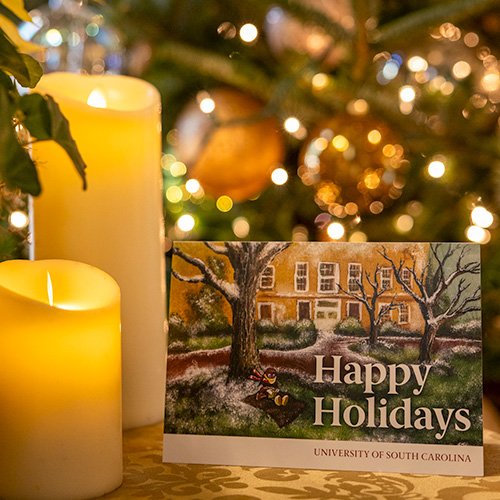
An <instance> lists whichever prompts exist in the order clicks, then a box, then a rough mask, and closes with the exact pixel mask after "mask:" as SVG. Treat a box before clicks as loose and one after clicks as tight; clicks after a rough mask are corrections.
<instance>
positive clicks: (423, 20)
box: [375, 0, 498, 44]
mask: <svg viewBox="0 0 500 500" xmlns="http://www.w3.org/2000/svg"><path fill="white" fill-rule="evenodd" d="M496 5H498V0H455V1H454V2H449V3H440V4H438V5H433V6H432V7H428V8H426V9H422V10H418V11H415V12H412V13H410V14H407V15H406V16H403V17H401V18H399V19H397V20H395V21H391V22H389V23H387V24H385V25H384V26H381V27H380V29H379V36H378V37H377V39H376V40H375V41H376V43H378V44H381V43H384V44H385V43H387V42H393V41H394V40H397V39H399V38H403V37H405V38H406V37H408V36H410V35H412V34H415V32H418V31H422V30H424V29H426V28H428V27H429V26H436V25H439V24H442V23H444V22H451V23H457V22H460V21H463V20H465V19H468V18H470V17H474V16H477V15H479V14H482V13H483V12H485V11H487V10H488V9H490V8H492V7H494V6H496Z"/></svg>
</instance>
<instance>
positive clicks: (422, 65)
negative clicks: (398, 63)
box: [406, 56, 429, 73]
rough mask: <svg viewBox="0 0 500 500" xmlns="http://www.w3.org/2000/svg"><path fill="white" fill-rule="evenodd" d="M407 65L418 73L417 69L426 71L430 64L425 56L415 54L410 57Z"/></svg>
mask: <svg viewBox="0 0 500 500" xmlns="http://www.w3.org/2000/svg"><path fill="white" fill-rule="evenodd" d="M406 66H407V67H408V69H409V70H410V71H413V72H414V73H416V72H417V71H425V70H426V69H427V68H428V67H429V64H428V63H427V61H426V60H425V59H424V58H423V57H420V56H413V57H410V59H408V62H407V63H406Z"/></svg>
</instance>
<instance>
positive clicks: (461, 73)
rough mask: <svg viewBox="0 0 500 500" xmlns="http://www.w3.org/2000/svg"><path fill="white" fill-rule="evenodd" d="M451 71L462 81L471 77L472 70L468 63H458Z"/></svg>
mask: <svg viewBox="0 0 500 500" xmlns="http://www.w3.org/2000/svg"><path fill="white" fill-rule="evenodd" d="M451 71H452V73H453V76H454V77H455V78H456V79H457V80H462V79H463V78H467V77H468V76H469V75H470V73H471V71H472V69H471V67H470V64H469V63H468V62H467V61H458V62H456V63H455V64H454V65H453V68H452V70H451Z"/></svg>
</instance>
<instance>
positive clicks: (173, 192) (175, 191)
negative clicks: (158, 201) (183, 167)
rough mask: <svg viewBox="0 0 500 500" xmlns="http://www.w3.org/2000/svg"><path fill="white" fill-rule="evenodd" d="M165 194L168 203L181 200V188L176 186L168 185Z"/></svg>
mask: <svg viewBox="0 0 500 500" xmlns="http://www.w3.org/2000/svg"><path fill="white" fill-rule="evenodd" d="M165 196H166V197H167V200H168V201H169V202H170V203H179V201H181V200H182V189H181V188H180V187H178V186H170V187H169V188H168V189H167V191H166V192H165Z"/></svg>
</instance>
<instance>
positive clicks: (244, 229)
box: [232, 217, 250, 238]
mask: <svg viewBox="0 0 500 500" xmlns="http://www.w3.org/2000/svg"><path fill="white" fill-rule="evenodd" d="M232 228H233V232H234V234H235V236H236V237H237V238H246V237H247V236H248V233H249V232H250V224H249V223H248V220H247V219H245V217H237V218H236V219H234V221H233V224H232Z"/></svg>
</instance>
